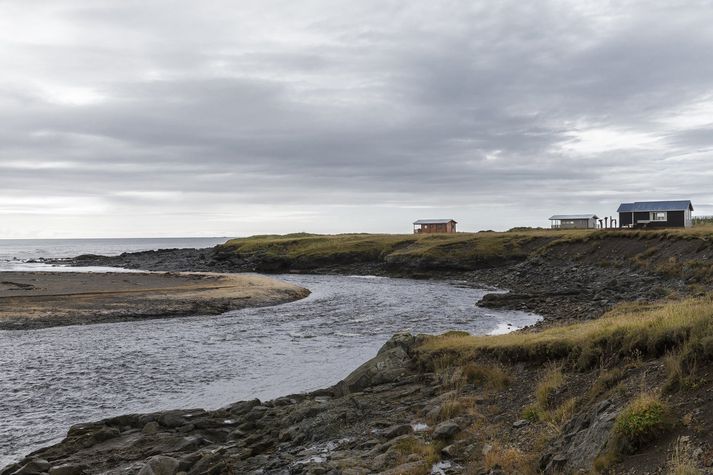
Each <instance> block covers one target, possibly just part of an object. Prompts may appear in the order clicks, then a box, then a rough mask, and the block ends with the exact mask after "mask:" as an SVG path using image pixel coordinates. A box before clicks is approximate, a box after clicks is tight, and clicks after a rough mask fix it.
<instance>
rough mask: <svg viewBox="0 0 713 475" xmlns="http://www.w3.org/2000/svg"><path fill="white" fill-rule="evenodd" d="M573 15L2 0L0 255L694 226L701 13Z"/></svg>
mask: <svg viewBox="0 0 713 475" xmlns="http://www.w3.org/2000/svg"><path fill="white" fill-rule="evenodd" d="M591 3H592V2H574V1H555V0H552V1H543V2H519V1H515V0H504V1H498V2H472V1H455V0H443V1H439V2H406V1H388V0H365V1H360V2H334V1H326V0H322V1H320V0H301V1H299V2H295V1H280V0H273V1H266V0H259V1H241V2H232V1H227V0H210V1H206V2H200V3H196V2H191V1H188V0H185V1H168V0H154V1H152V2H142V1H138V0H136V1H134V0H106V1H102V2H87V1H78V0H56V1H53V2H33V3H32V6H28V2H23V1H21V0H16V1H15V0H10V1H7V0H5V1H3V0H0V66H2V70H3V74H2V76H0V123H2V124H3V127H2V128H0V181H1V184H2V187H0V237H33V236H36V237H52V236H161V235H163V236H167V235H242V234H250V233H259V232H290V231H299V230H308V231H321V232H347V231H386V232H398V231H404V232H408V231H409V230H410V223H411V221H413V220H414V219H417V218H428V217H454V218H456V219H457V220H458V221H459V222H460V223H461V229H464V230H466V229H467V230H476V229H487V228H494V229H504V228H508V227H511V226H517V225H546V224H547V221H546V218H547V217H548V216H549V215H550V214H556V213H580V212H594V213H598V214H600V215H610V214H613V213H614V211H615V210H616V205H617V204H618V202H619V201H623V200H645V199H657V198H662V199H664V198H690V199H693V200H694V204H696V205H698V206H697V211H698V212H699V213H700V214H713V192H711V191H710V183H712V182H713V167H711V165H710V164H711V159H712V158H713V152H712V151H713V29H711V28H710V27H709V26H710V25H711V24H713V8H711V6H713V4H711V2H709V1H694V0H691V1H669V2H650V1H641V2H637V1H630V2H626V1H624V2H611V4H607V2H595V3H597V4H598V6H592V5H591ZM709 203H711V204H712V205H709Z"/></svg>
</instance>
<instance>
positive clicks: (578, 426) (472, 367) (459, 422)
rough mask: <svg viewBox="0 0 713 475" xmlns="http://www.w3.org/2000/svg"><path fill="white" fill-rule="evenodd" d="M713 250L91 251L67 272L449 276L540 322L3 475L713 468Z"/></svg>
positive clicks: (519, 237) (458, 245)
mask: <svg viewBox="0 0 713 475" xmlns="http://www.w3.org/2000/svg"><path fill="white" fill-rule="evenodd" d="M422 239H423V241H422ZM478 240H483V241H484V242H479V241H478ZM365 241H366V242H367V243H369V244H366V243H365ZM375 242H376V244H374V243H375ZM387 244H388V246H391V247H390V248H389V249H390V251H389V252H387V253H384V252H382V251H381V250H383V249H384V246H387ZM429 244H431V245H432V246H431V247H428V246H427V245H429ZM412 246H416V248H413V247H412ZM374 247H376V248H377V250H379V249H381V250H379V251H378V252H376V251H374ZM425 247H427V249H425V250H424V248H425ZM310 249H311V251H310ZM417 249H420V251H419V252H416V251H417ZM711 255H713V232H711V230H710V229H708V228H704V229H694V230H692V231H691V230H689V231H656V232H634V231H599V232H575V233H569V232H567V233H556V232H544V231H536V232H515V233H502V234H498V233H481V234H476V235H464V236H458V235H456V236H443V237H438V236H436V237H433V238H432V239H431V238H430V237H429V238H421V237H407V236H402V237H394V236H392V237H386V238H383V237H379V236H369V235H359V236H356V237H354V236H349V237H339V236H337V237H320V236H317V237H315V236H284V237H259V238H252V239H246V240H245V241H241V240H238V243H237V244H236V242H235V241H232V242H230V243H227V244H226V245H224V246H219V247H217V248H214V249H210V250H168V251H159V252H153V253H140V254H134V255H130V254H127V255H123V256H119V257H116V258H102V257H96V256H84V257H82V258H80V259H76V260H75V261H74V263H76V264H81V263H92V264H101V265H111V264H113V265H123V266H128V267H132V266H136V267H143V268H154V269H161V268H164V269H165V268H172V267H183V266H186V267H190V266H195V267H197V268H199V269H200V268H206V269H221V270H226V269H232V270H236V271H237V270H247V269H248V268H249V269H250V270H252V269H262V270H265V269H267V268H268V267H272V266H274V267H273V268H274V270H275V271H280V272H285V271H293V272H294V271H299V272H325V271H331V272H348V273H367V272H368V273H382V274H388V275H410V276H412V277H413V276H417V277H430V278H438V277H446V276H447V277H454V276H455V277H459V278H462V279H463V280H464V281H467V282H470V283H472V284H473V285H497V286H500V287H503V288H508V289H510V290H511V292H510V293H509V294H500V293H493V294H490V295H489V296H486V297H485V298H484V299H483V301H482V302H481V305H489V306H497V307H502V308H523V309H534V310H537V311H540V312H541V313H542V314H543V315H544V316H545V320H544V322H543V323H542V324H541V325H538V326H536V327H535V328H529V329H526V330H524V331H520V332H515V333H512V334H508V335H502V336H492V337H478V336H470V335H467V334H464V333H461V332H451V333H447V334H445V335H441V336H424V335H421V336H412V335H405V334H404V335H397V336H395V337H394V338H392V340H390V341H389V342H388V343H387V344H386V345H385V346H384V347H383V348H382V349H381V351H380V352H379V354H378V355H377V356H376V357H375V358H374V359H372V360H371V361H369V362H367V363H365V364H364V365H362V366H361V367H360V368H359V369H357V370H356V371H355V372H354V373H352V374H351V375H349V376H348V377H347V378H345V379H344V381H342V382H340V383H339V384H337V385H336V386H334V387H332V388H328V389H325V390H321V391H317V392H313V393H310V394H299V395H291V396H286V397H282V398H278V399H276V400H273V401H267V402H262V401H257V400H254V401H246V402H239V403H235V404H233V405H231V406H229V407H226V408H223V409H221V410H218V411H203V410H182V411H168V412H163V413H156V414H147V415H129V416H122V417H119V418H112V419H107V420H104V421H100V422H98V423H92V424H87V425H81V426H75V427H73V428H72V429H71V430H70V431H69V434H68V437H67V438H66V439H65V440H64V441H63V442H61V443H60V444H58V445H56V446H54V447H50V448H46V449H42V450H40V451H38V452H36V453H34V454H32V455H31V456H29V457H28V458H27V459H25V460H23V461H22V462H21V463H19V464H17V465H15V466H13V467H9V468H7V469H5V471H3V472H0V475H9V474H15V473H17V474H19V473H44V472H47V471H49V473H55V474H60V473H68V474H72V473H103V472H107V471H109V472H110V473H142V474H144V475H147V474H152V473H156V474H158V473H171V474H175V473H179V472H185V473H189V474H203V473H256V474H257V473H261V474H283V473H296V474H299V473H305V474H367V473H387V474H412V475H417V474H427V473H448V474H450V473H469V474H491V475H496V474H510V473H513V474H517V473H519V474H534V473H548V474H549V473H629V474H634V473H637V474H643V473H652V474H653V473H676V474H689V473H690V474H696V473H713V469H712V468H711V467H713V443H712V442H711V440H710V439H709V437H708V434H710V433H713V416H711V414H713V399H712V398H711V397H710V393H711V392H713V378H711V371H710V368H711V361H713V349H712V348H713V343H711V342H713V325H711V322H713V297H712V296H711V293H710V291H711V281H712V278H713V272H712V269H713V261H712V260H711ZM275 256H277V257H275ZM389 256H391V257H389ZM310 259H314V260H312V261H310ZM275 262H281V263H282V264H280V265H278V266H275ZM310 262H311V263H310ZM397 262H398V264H396V263H397ZM426 262H430V264H425V263H426ZM285 263H287V264H285ZM23 470H24V471H23Z"/></svg>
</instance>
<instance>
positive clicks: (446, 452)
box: [441, 444, 458, 459]
mask: <svg viewBox="0 0 713 475" xmlns="http://www.w3.org/2000/svg"><path fill="white" fill-rule="evenodd" d="M457 453H458V448H457V447H456V445H455V444H451V445H447V446H445V447H443V448H442V449H441V455H442V456H443V457H445V458H448V459H452V458H455V457H456V456H457Z"/></svg>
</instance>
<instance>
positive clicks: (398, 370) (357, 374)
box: [334, 334, 415, 396]
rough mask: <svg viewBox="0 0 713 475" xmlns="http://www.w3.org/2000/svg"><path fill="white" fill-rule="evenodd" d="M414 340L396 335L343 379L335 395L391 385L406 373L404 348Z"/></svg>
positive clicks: (406, 353) (410, 337)
mask: <svg viewBox="0 0 713 475" xmlns="http://www.w3.org/2000/svg"><path fill="white" fill-rule="evenodd" d="M413 342H415V338H414V337H413V336H411V335H407V334H397V335H395V336H393V337H392V338H391V340H389V341H388V342H386V343H385V344H384V346H383V347H382V348H381V349H380V350H379V353H378V354H377V355H376V356H375V357H374V358H372V359H370V360H369V361H367V362H366V363H364V364H363V365H361V366H360V367H358V368H357V369H356V370H354V371H353V372H352V373H351V374H350V375H349V376H347V377H346V378H344V380H343V381H341V382H340V383H339V384H337V385H336V386H335V387H334V392H335V393H337V395H341V396H344V395H347V394H351V393H355V392H359V391H362V390H364V389H366V388H369V387H373V386H378V385H381V384H386V383H391V382H393V381H395V380H397V379H398V378H399V376H402V375H404V374H405V373H406V372H407V369H408V365H409V363H410V362H411V357H410V356H409V354H408V352H407V351H406V348H408V345H409V344H410V345H413Z"/></svg>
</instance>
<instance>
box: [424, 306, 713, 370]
mask: <svg viewBox="0 0 713 475" xmlns="http://www.w3.org/2000/svg"><path fill="white" fill-rule="evenodd" d="M683 345H689V346H695V347H698V346H700V347H701V348H705V352H706V354H708V353H709V352H710V353H711V354H712V355H713V296H711V295H707V296H705V297H700V298H693V299H687V300H684V301H680V302H668V303H656V304H643V303H642V304H637V303H632V304H624V305H620V306H618V307H617V308H615V309H614V310H612V311H610V312H608V313H606V314H605V315H604V316H603V317H601V318H599V319H596V320H591V321H586V322H582V323H576V324H570V325H564V326H559V327H553V328H548V329H545V330H543V331H539V332H517V333H510V334H507V335H500V336H470V335H466V334H462V333H450V334H446V335H443V336H439V337H434V338H432V339H430V340H429V341H428V342H427V343H425V344H424V345H423V346H422V351H423V352H424V353H426V354H429V353H430V354H434V353H449V354H452V355H454V356H455V357H457V358H458V359H463V360H467V359H469V358H472V357H477V356H479V355H488V356H492V357H495V358H496V359H499V360H502V361H507V362H518V361H551V360H567V361H568V362H571V363H573V364H575V365H576V366H577V367H578V368H582V369H586V368H588V367H591V366H592V365H595V364H597V363H598V362H599V359H600V358H614V357H616V358H623V357H626V356H629V355H634V354H638V355H642V356H650V357H659V356H662V355H664V354H666V353H667V352H670V351H673V350H676V349H679V348H681V347H682V346H683Z"/></svg>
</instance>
